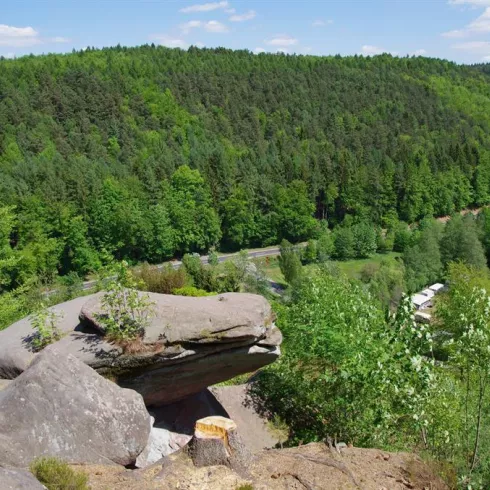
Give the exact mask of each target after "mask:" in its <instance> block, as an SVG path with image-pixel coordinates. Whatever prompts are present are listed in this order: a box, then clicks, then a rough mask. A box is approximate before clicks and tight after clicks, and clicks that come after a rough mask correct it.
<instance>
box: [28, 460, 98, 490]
mask: <svg viewBox="0 0 490 490" xmlns="http://www.w3.org/2000/svg"><path fill="white" fill-rule="evenodd" d="M30 470H31V473H32V474H33V475H34V476H35V477H36V478H37V479H38V480H39V482H41V483H42V484H43V485H44V486H45V487H46V488H47V489H48V490H88V489H89V486H88V476H87V475H86V474H85V473H82V472H79V471H74V470H73V469H71V468H70V467H69V466H68V464H67V463H65V462H64V461H61V460H59V459H57V458H40V459H36V460H35V461H33V462H32V463H31V465H30Z"/></svg>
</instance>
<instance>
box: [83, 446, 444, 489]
mask: <svg viewBox="0 0 490 490" xmlns="http://www.w3.org/2000/svg"><path fill="white" fill-rule="evenodd" d="M80 469H82V470H83V471H85V472H86V473H87V474H88V475H89V479H90V485H91V488H92V489H93V490H107V489H116V488H117V489H119V488H122V489H127V490H153V489H162V488H165V489H169V490H173V489H175V490H177V489H179V490H182V489H186V490H206V489H209V490H214V489H216V490H233V489H237V488H238V487H239V486H241V485H244V484H246V483H249V484H251V485H252V487H253V489H255V490H266V489H270V490H304V489H307V490H313V489H314V490H317V489H318V490H351V489H353V490H356V489H363V490H424V489H427V490H447V489H448V487H447V486H446V485H445V484H444V482H443V481H442V480H441V479H440V478H439V477H438V476H437V475H435V474H434V473H433V471H432V470H431V469H430V468H429V467H428V466H427V465H426V464H425V463H424V462H423V461H422V460H421V459H420V458H419V457H417V456H415V455H413V454H410V453H388V452H385V451H380V450H377V449H361V448H354V447H346V448H344V449H341V450H340V451H339V452H337V451H336V450H330V449H329V448H328V447H327V446H326V445H324V444H320V443H315V444H308V445H305V446H301V447H297V448H290V449H270V450H264V451H262V452H260V453H258V454H257V455H256V456H255V458H254V460H253V462H252V464H251V466H250V468H249V469H248V471H249V473H248V474H242V475H239V474H237V473H235V472H234V471H232V470H231V469H229V468H226V467H224V466H211V467H206V468H195V467H194V466H193V465H192V462H191V461H190V459H189V458H187V457H186V456H185V454H184V453H180V454H177V455H172V456H170V457H169V458H167V460H166V461H161V462H159V463H155V465H153V466H152V467H150V468H147V469H145V470H136V471H131V470H126V469H121V468H117V467H105V466H82V467H81V468H80Z"/></svg>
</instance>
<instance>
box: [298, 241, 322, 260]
mask: <svg viewBox="0 0 490 490" xmlns="http://www.w3.org/2000/svg"><path fill="white" fill-rule="evenodd" d="M317 258H318V249H317V242H316V240H308V243H307V244H306V247H305V248H304V249H303V250H302V253H301V259H302V261H303V263H304V264H312V263H314V262H316V261H317Z"/></svg>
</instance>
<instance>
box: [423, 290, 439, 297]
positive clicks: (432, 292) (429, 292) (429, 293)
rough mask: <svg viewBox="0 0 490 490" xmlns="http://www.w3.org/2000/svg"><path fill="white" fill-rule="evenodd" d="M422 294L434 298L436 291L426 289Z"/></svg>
mask: <svg viewBox="0 0 490 490" xmlns="http://www.w3.org/2000/svg"><path fill="white" fill-rule="evenodd" d="M420 294H423V295H424V296H427V297H428V298H433V297H434V296H435V294H436V293H435V292H434V291H432V289H430V288H427V289H424V290H423V291H421V292H420Z"/></svg>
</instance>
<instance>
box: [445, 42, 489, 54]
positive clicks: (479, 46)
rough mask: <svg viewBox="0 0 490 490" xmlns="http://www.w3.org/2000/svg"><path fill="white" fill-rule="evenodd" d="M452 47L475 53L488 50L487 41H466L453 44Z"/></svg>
mask: <svg viewBox="0 0 490 490" xmlns="http://www.w3.org/2000/svg"><path fill="white" fill-rule="evenodd" d="M453 48H454V49H462V50H463V51H470V52H472V53H476V52H478V51H486V50H488V51H490V42H489V41H470V42H467V43H460V44H455V45H454V46H453Z"/></svg>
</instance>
